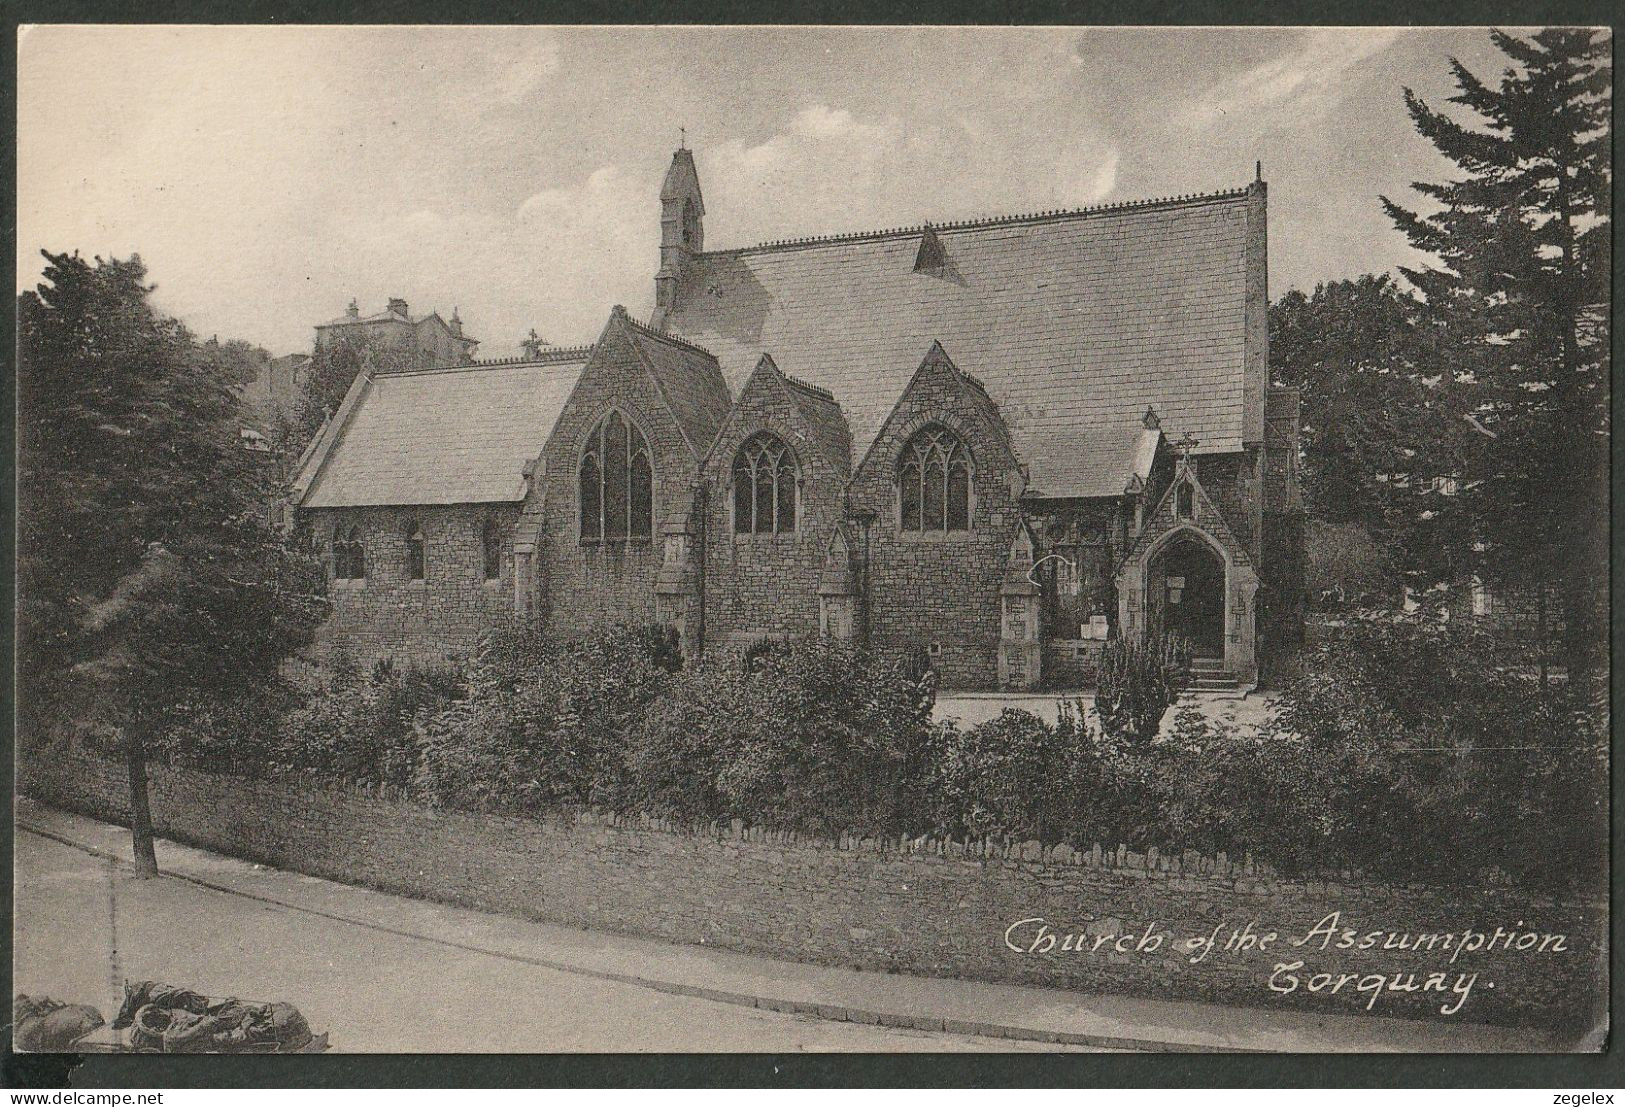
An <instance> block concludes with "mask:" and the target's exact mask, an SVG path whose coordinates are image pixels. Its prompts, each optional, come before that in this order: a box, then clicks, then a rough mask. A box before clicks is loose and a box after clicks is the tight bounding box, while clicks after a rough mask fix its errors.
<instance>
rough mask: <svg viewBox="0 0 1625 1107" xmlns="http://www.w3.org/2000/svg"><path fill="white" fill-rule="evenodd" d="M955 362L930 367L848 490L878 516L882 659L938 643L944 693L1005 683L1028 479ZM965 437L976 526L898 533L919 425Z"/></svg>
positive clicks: (875, 626)
mask: <svg viewBox="0 0 1625 1107" xmlns="http://www.w3.org/2000/svg"><path fill="white" fill-rule="evenodd" d="M955 373H956V370H954V369H953V368H952V367H951V366H948V365H941V364H928V365H926V366H925V367H924V368H923V369H922V371H921V372H920V373H919V374H918V375H917V376H916V377H915V378H914V381H913V383H912V384H911V385H910V387H909V389H908V391H907V392H905V393H904V395H903V397H902V398H901V399H900V400H899V401H898V403H897V408H896V409H895V410H894V411H893V413H892V416H891V418H890V419H889V420H888V422H887V424H886V427H885V428H884V429H883V430H882V432H881V434H880V436H879V437H878V438H877V439H876V440H875V442H874V445H873V446H872V447H871V449H870V450H869V453H868V456H867V458H866V459H865V460H864V461H863V464H862V465H861V467H860V469H859V471H858V473H857V476H856V477H855V478H854V480H853V482H852V487H851V493H850V495H851V502H852V505H853V507H854V508H855V509H867V510H869V511H872V512H874V513H875V523H874V525H873V527H872V528H871V530H870V535H869V539H870V546H869V548H870V564H871V569H870V578H871V579H870V583H869V593H870V595H869V602H870V605H871V607H870V617H869V626H870V634H871V636H872V642H873V645H874V646H875V648H876V650H877V651H879V652H882V653H903V652H907V651H914V650H920V649H924V648H927V647H929V646H930V645H931V644H932V643H937V644H939V645H940V646H941V656H940V657H937V658H933V660H932V666H933V668H935V669H936V670H937V671H938V672H939V673H940V674H941V680H942V685H943V687H946V688H966V687H978V688H992V687H994V686H995V685H996V684H997V681H998V649H999V618H1000V602H999V586H1000V584H1001V583H1002V582H1003V579H1004V565H1005V555H1006V554H1007V553H1008V552H1009V548H1010V542H1011V539H1012V538H1013V537H1014V536H1015V533H1016V527H1017V524H1018V522H1019V519H1020V506H1019V504H1018V502H1017V497H1018V496H1019V495H1020V491H1021V487H1022V484H1023V481H1022V476H1021V473H1020V470H1019V468H1018V465H1017V463H1016V461H1015V459H1014V458H1013V457H1012V456H1011V455H1010V450H1009V447H1008V446H1007V445H1006V444H1005V442H1004V440H1003V439H1002V437H1001V436H1000V435H999V433H998V431H997V429H996V427H995V426H994V425H993V424H991V423H990V420H989V415H988V410H989V409H991V406H992V405H991V402H989V403H988V404H987V406H986V407H983V406H982V405H980V404H977V403H976V402H974V401H973V400H972V398H971V396H970V395H968V394H967V388H973V387H977V386H974V385H966V384H963V383H961V382H958V381H956V380H954V379H953V375H954V374H955ZM928 423H940V424H942V425H943V426H946V427H948V428H949V429H950V430H952V431H954V432H955V433H956V434H958V435H959V436H960V437H961V438H962V439H963V440H964V442H965V444H966V446H967V447H969V449H970V452H971V456H972V458H973V459H974V461H975V472H974V474H973V482H972V502H971V529H970V530H969V531H962V532H954V533H948V534H940V533H939V534H925V535H917V534H916V535H910V534H903V533H900V525H899V524H900V519H899V507H898V496H897V458H898V455H899V453H900V452H901V450H902V448H903V446H904V444H905V443H906V442H907V441H908V440H909V439H910V438H911V437H912V436H913V435H914V433H915V432H916V431H917V430H919V429H920V428H921V427H923V426H925V425H927V424H928Z"/></svg>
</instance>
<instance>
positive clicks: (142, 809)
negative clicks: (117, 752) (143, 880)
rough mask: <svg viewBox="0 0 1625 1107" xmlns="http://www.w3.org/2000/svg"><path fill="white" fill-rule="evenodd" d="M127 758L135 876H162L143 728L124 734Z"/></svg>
mask: <svg viewBox="0 0 1625 1107" xmlns="http://www.w3.org/2000/svg"><path fill="white" fill-rule="evenodd" d="M124 751H125V758H126V760H127V762H128V764H129V768H130V838H131V845H132V847H133V850H134V854H135V874H136V875H137V876H141V877H147V876H157V875H158V854H157V851H155V850H154V849H153V845H152V808H151V806H150V805H149V804H148V803H147V744H146V741H145V739H144V738H143V737H142V735H141V728H140V727H138V726H132V727H128V728H126V730H125V732H124Z"/></svg>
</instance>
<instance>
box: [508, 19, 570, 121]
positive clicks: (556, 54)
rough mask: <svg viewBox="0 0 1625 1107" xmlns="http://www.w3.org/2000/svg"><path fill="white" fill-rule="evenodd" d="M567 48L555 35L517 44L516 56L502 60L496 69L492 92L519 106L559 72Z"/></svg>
mask: <svg viewBox="0 0 1625 1107" xmlns="http://www.w3.org/2000/svg"><path fill="white" fill-rule="evenodd" d="M562 55H563V49H562V47H561V46H560V45H559V40H558V38H557V37H556V36H554V35H552V34H547V33H543V34H542V35H541V37H539V38H532V39H530V40H529V41H526V42H522V43H520V44H518V45H517V48H516V49H515V51H514V53H513V54H512V56H510V57H507V58H503V59H501V62H500V65H499V67H498V68H496V70H495V79H494V80H493V82H492V91H493V92H494V93H495V94H496V98H497V99H498V100H500V101H501V102H502V103H504V104H518V103H520V102H522V101H524V100H526V99H528V98H529V97H530V95H531V94H532V93H533V92H535V91H536V90H537V89H539V88H541V87H542V84H543V82H544V81H545V80H546V79H547V78H548V77H550V76H552V75H553V74H555V73H557V72H558V71H559V64H560V59H561V57H562Z"/></svg>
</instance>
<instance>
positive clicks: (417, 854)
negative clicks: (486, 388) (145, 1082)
mask: <svg viewBox="0 0 1625 1107" xmlns="http://www.w3.org/2000/svg"><path fill="white" fill-rule="evenodd" d="M18 787H19V790H21V791H23V792H25V793H27V794H30V795H32V796H34V797H36V798H38V799H40V800H43V801H45V802H47V803H50V804H53V805H55V806H58V807H62V808H66V809H69V810H74V811H79V812H82V813H85V814H89V815H93V816H96V817H99V818H104V819H111V820H113V821H120V822H123V821H127V818H128V815H127V791H128V788H127V781H126V777H125V774H124V768H123V765H122V763H121V762H117V761H111V760H107V759H105V758H101V757H97V756H92V755H89V754H86V753H83V752H77V751H69V750H63V749H61V748H58V749H53V750H47V751H44V752H43V753H41V754H38V755H35V756H32V757H23V756H19V761H18ZM151 799H152V808H153V818H154V821H155V823H156V826H157V830H158V833H159V834H161V835H163V836H165V837H169V838H172V839H175V840H177V841H181V842H185V843H188V844H190V845H195V846H200V847H203V848H207V849H211V850H215V851H218V852H220V853H225V854H230V855H233V856H236V857H241V858H246V859H249V860H254V861H259V862H263V863H266V864H271V865H274V866H276V867H278V868H282V869H288V870H293V871H297V872H303V873H307V874H310V875H313V876H319V877H325V878H328V879H332V880H337V881H343V882H346V883H352V884H360V885H365V886H368V887H373V888H377V889H381V890H384V891H388V892H393V893H398V894H403V895H410V896H417V897H420V898H428V899H434V900H439V901H443V902H448V903H454V904H458V905H462V906H466V907H472V908H476V909H483V910H490V911H495V912H501V913H505V914H511V915H517V916H521V917H524V918H530V919H536V920H541V921H546V922H552V923H560V924H565V925H570V926H577V927H586V928H591V929H596V930H605V931H612V932H618V933H626V934H635V935H641V936H648V937H656V938H663V939H669V940H671V941H675V942H685V943H694V944H701V943H703V944H705V945H708V946H717V947H723V948H727V949H736V950H745V951H750V952H753V953H760V954H767V955H771V956H777V957H783V958H786V959H791V960H799V961H808V962H814V963H821V964H830V965H839V966H845V967H860V968H865V969H872V970H876V971H896V972H907V973H916V974H921V975H934V976H955V977H963V978H967V979H973V980H983V981H995V982H1006V983H1015V984H1035V985H1043V986H1047V987H1061V988H1073V989H1078V990H1080V991H1086V992H1114V993H1128V994H1134V995H1141V996H1150V997H1157V998H1166V999H1194V1000H1217V1001H1223V1002H1227V1003H1240V1004H1248V1005H1254V1006H1260V1007H1264V1008H1269V1007H1278V1006H1293V1007H1299V1008H1307V1009H1310V1010H1323V1011H1327V1012H1331V1013H1343V1014H1349V1013H1352V1014H1358V1013H1360V1012H1362V1011H1365V1010H1367V1009H1368V1008H1367V1003H1368V1001H1370V1000H1371V998H1372V996H1373V995H1375V1002H1374V1005H1373V1006H1371V1007H1370V1008H1369V1010H1370V1012H1371V1013H1372V1014H1373V1015H1388V1016H1393V1015H1403V1016H1410V1017H1416V1018H1425V1019H1440V1018H1449V1019H1460V1020H1462V1021H1474V1022H1479V1021H1482V1022H1497V1023H1524V1024H1531V1025H1538V1026H1541V1027H1542V1028H1545V1029H1549V1030H1561V1031H1573V1032H1574V1033H1576V1034H1578V1033H1581V1032H1583V1031H1585V1030H1586V1029H1589V1028H1591V1027H1594V1026H1601V1025H1604V1023H1603V1022H1602V1020H1603V1019H1604V1018H1605V1015H1604V1014H1603V1013H1602V1012H1604V1011H1605V1010H1606V997H1607V967H1606V964H1607V962H1606V944H1605V943H1606V920H1607V913H1606V905H1605V904H1603V903H1601V902H1598V903H1591V904H1582V903H1565V902H1557V901H1553V900H1550V899H1539V898H1535V897H1532V896H1531V895H1529V894H1528V893H1520V892H1518V891H1514V890H1511V889H1499V890H1497V889H1486V888H1479V889H1443V888H1429V887H1423V886H1419V885H1400V884H1388V883H1376V882H1371V881H1361V880H1355V879H1352V878H1349V877H1347V876H1346V874H1345V875H1344V876H1340V877H1334V878H1331V879H1301V878H1287V877H1284V876H1281V875H1279V874H1276V873H1274V872H1272V871H1271V870H1270V869H1269V868H1268V867H1267V866H1263V865H1259V864H1255V863H1254V862H1253V861H1252V859H1251V858H1243V859H1240V860H1236V859H1231V858H1227V857H1225V856H1224V855H1222V854H1221V855H1219V856H1216V857H1202V856H1200V855H1198V854H1196V853H1194V852H1188V853H1182V854H1177V855H1171V854H1161V853H1158V852H1157V851H1154V850H1153V851H1150V852H1148V853H1146V854H1138V853H1133V852H1130V851H1128V850H1126V849H1124V848H1122V847H1119V848H1118V849H1116V850H1102V849H1101V848H1100V847H1098V846H1097V847H1095V848H1094V849H1092V850H1090V851H1088V852H1080V851H1077V850H1072V849H1069V848H1067V847H1065V846H1056V847H1053V848H1045V847H1041V846H1040V845H1039V844H1038V843H1036V842H1031V843H1025V844H1013V845H1010V846H1005V845H1000V844H998V843H991V842H971V843H968V844H967V843H964V842H951V841H940V840H924V839H921V840H915V841H909V840H876V839H872V838H853V837H849V836H843V837H841V838H840V839H838V840H830V839H823V838H810V837H807V836H803V835H796V834H792V833H788V832H773V831H767V830H761V829H751V828H745V827H742V826H740V825H738V824H735V825H733V826H722V827H711V828H705V829H702V830H684V829H681V828H676V827H672V826H670V825H668V824H666V823H664V822H662V821H661V820H657V819H648V818H635V817H615V816H608V815H593V814H579V815H573V816H560V817H556V818H549V819H543V820H532V819H525V818H513V817H506V816H499V815H490V814H479V813H464V812H440V811H435V810H432V809H430V808H427V807H424V806H420V805H417V804H414V803H410V802H403V801H399V800H391V799H383V798H379V797H377V796H375V795H370V794H367V793H364V792H361V791H356V790H345V789H338V788H329V787H324V786H322V785H320V784H315V783H307V782H302V781H298V780H288V779H278V780H247V779H241V778H232V777H224V776H213V775H209V774H206V773H201V772H196V771H191V770H181V769H173V768H168V767H165V766H160V765H155V766H153V767H152V769H151ZM1333 912H1341V915H1340V917H1339V918H1338V920H1337V923H1338V924H1339V926H1341V927H1348V928H1351V929H1352V930H1353V932H1354V934H1355V941H1354V946H1355V948H1351V949H1339V948H1338V946H1339V943H1340V941H1341V939H1342V936H1341V934H1336V935H1332V936H1331V937H1329V938H1326V939H1325V941H1324V943H1323V937H1324V935H1325V930H1324V928H1323V929H1322V930H1321V931H1320V932H1319V933H1318V934H1317V927H1320V926H1321V924H1322V923H1323V920H1325V918H1326V916H1328V915H1330V914H1332V913H1333ZM1023 920H1042V922H1038V921H1026V922H1023ZM1013 924H1021V925H1017V926H1015V929H1014V930H1013V931H1012V930H1011V929H1010V928H1011V927H1012V925H1013ZM1497 927H1501V928H1505V930H1504V932H1505V933H1508V934H1510V935H1512V937H1510V938H1509V939H1504V941H1505V942H1506V944H1508V945H1513V946H1514V948H1502V941H1503V940H1497V939H1495V938H1494V937H1493V935H1495V933H1496V930H1497ZM1046 928H1047V929H1046ZM1237 931H1239V932H1240V934H1239V936H1237V937H1234V938H1233V934H1234V933H1235V932H1237ZM1271 931H1275V932H1276V933H1277V938H1276V939H1275V941H1274V942H1272V943H1271V944H1269V945H1268V947H1267V948H1264V949H1259V948H1256V944H1255V945H1252V946H1249V943H1248V940H1247V939H1248V937H1249V936H1251V939H1252V942H1253V943H1256V942H1257V941H1258V940H1259V939H1260V938H1262V937H1263V936H1264V935H1267V934H1269V933H1270V932H1271ZM1468 931H1471V932H1473V933H1475V934H1477V935H1478V944H1477V945H1476V946H1473V945H1470V944H1469V943H1470V942H1471V938H1470V937H1466V938H1463V935H1464V934H1465V932H1468ZM1371 932H1377V933H1379V935H1381V936H1380V937H1379V939H1378V941H1377V948H1374V949H1366V950H1362V949H1359V948H1358V946H1359V945H1360V943H1362V942H1363V941H1364V940H1365V935H1366V934H1368V933H1371ZM1390 933H1392V934H1394V935H1397V936H1398V937H1399V938H1400V939H1402V940H1404V939H1409V940H1408V941H1406V942H1405V947H1407V948H1401V947H1396V946H1394V944H1393V941H1394V939H1393V938H1390V937H1389V936H1388V935H1389V934H1390ZM1159 934H1160V935H1161V936H1162V940H1161V941H1160V942H1157V941H1155V937H1156V936H1157V935H1159ZM1311 934H1316V936H1315V937H1314V938H1313V939H1312V940H1310V941H1308V942H1306V943H1304V944H1296V943H1298V942H1300V941H1301V940H1302V939H1304V938H1305V937H1306V936H1309V935H1311ZM1419 934H1420V935H1432V936H1433V939H1434V940H1432V941H1427V940H1426V938H1425V937H1424V938H1422V939H1418V937H1417V936H1418V935H1419ZM1447 934H1448V935H1451V938H1450V942H1451V946H1446V945H1444V944H1442V936H1443V935H1447ZM1526 934H1530V935H1536V937H1535V938H1534V939H1526V938H1525V937H1524V935H1526ZM1557 934H1561V935H1563V936H1564V937H1563V939H1562V940H1561V941H1556V940H1554V939H1553V938H1552V935H1557ZM1078 935H1081V936H1082V938H1081V939H1079V938H1077V937H1075V936H1078ZM1209 936H1215V941H1214V942H1213V947H1212V948H1211V950H1210V951H1209V952H1208V953H1207V954H1206V955H1205V956H1198V954H1199V953H1201V949H1200V947H1198V948H1195V949H1193V948H1191V947H1190V946H1189V944H1188V943H1189V942H1190V940H1191V939H1205V938H1207V937H1209ZM1524 943H1527V944H1526V945H1525V946H1524V948H1523V949H1519V948H1516V944H1524ZM1011 944H1014V945H1016V946H1017V947H1018V949H1019V950H1020V952H1018V951H1017V950H1012V949H1011V948H1009V947H1010V945H1011ZM1323 944H1325V945H1326V946H1327V948H1324V949H1323V948H1322V945H1323ZM1385 945H1386V946H1388V947H1389V948H1386V949H1385V948H1383V946H1385ZM1075 947H1079V948H1075ZM1244 947H1246V948H1244ZM1453 947H1459V948H1453ZM1491 947H1493V948H1491ZM1542 950H1544V952H1542ZM1292 962H1301V963H1302V964H1301V966H1300V967H1297V968H1294V969H1290V970H1285V971H1281V970H1278V966H1280V965H1283V964H1290V963H1292ZM1323 973H1325V974H1331V975H1330V976H1327V977H1324V978H1322V977H1321V976H1320V974H1323ZM1396 973H1397V974H1399V981H1400V982H1401V983H1405V982H1407V981H1409V982H1413V983H1414V984H1415V985H1416V990H1414V991H1396V990H1393V989H1391V988H1389V987H1387V986H1386V984H1384V985H1383V986H1382V987H1381V988H1380V990H1379V989H1378V988H1377V987H1375V986H1372V985H1371V984H1370V981H1371V980H1373V979H1374V978H1376V976H1377V975H1378V974H1381V975H1383V976H1385V977H1387V978H1388V979H1389V980H1392V979H1393V974H1396ZM1412 974H1414V976H1412ZM1440 974H1442V975H1440ZM1345 975H1347V976H1350V979H1349V980H1347V981H1346V982H1345V983H1344V985H1343V986H1342V987H1341V988H1339V989H1338V990H1337V991H1336V992H1333V991H1332V990H1331V984H1333V983H1335V982H1336V980H1337V979H1338V978H1340V977H1343V976H1345ZM1469 978H1471V979H1470V980H1469ZM1292 980H1295V981H1296V985H1295V987H1292V988H1291V990H1285V989H1287V988H1288V985H1289V983H1290V981H1292ZM1272 981H1273V982H1274V985H1275V986H1274V987H1273V988H1272V987H1271V982H1272ZM1314 982H1318V983H1320V984H1321V987H1320V989H1319V990H1318V991H1313V992H1312V991H1311V990H1310V989H1311V986H1312V983H1314ZM1430 982H1431V986H1430ZM1362 984H1365V985H1366V986H1367V988H1368V990H1366V991H1360V990H1358V989H1359V986H1360V985H1362ZM1464 985H1465V986H1466V988H1467V992H1466V995H1465V998H1464V997H1463V995H1462V993H1461V992H1460V991H1458V990H1457V989H1459V988H1461V987H1462V986H1464ZM1442 1007H1453V1008H1454V1010H1453V1011H1452V1013H1451V1014H1448V1015H1446V1014H1442V1013H1441V1011H1440V1009H1441V1008H1442Z"/></svg>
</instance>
